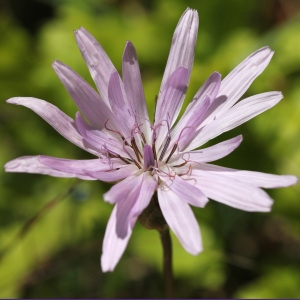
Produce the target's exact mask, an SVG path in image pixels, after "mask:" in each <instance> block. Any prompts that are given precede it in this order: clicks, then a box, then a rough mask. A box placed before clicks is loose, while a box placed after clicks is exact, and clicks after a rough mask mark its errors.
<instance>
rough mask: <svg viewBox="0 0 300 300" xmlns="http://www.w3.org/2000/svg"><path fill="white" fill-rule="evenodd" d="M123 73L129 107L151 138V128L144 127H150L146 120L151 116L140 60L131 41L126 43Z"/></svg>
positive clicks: (147, 136) (147, 135)
mask: <svg viewBox="0 0 300 300" xmlns="http://www.w3.org/2000/svg"><path fill="white" fill-rule="evenodd" d="M122 73H123V74H122V75H123V82H124V89H125V92H126V95H127V100H128V102H129V103H128V104H129V107H130V108H131V110H132V111H133V112H134V113H135V116H136V119H137V123H138V124H142V125H141V127H142V128H141V130H142V131H143V132H144V134H145V135H146V138H149V135H150V132H148V130H147V129H148V128H149V126H143V124H144V125H148V124H147V123H146V122H145V120H148V119H149V116H148V110H147V106H146V100H145V95H144V89H143V85H142V78H141V74H140V68H139V63H138V58H137V54H136V51H135V48H134V46H133V44H132V43H131V42H129V41H128V42H127V43H126V46H125V50H124V53H123V60H122Z"/></svg>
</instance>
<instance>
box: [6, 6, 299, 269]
mask: <svg viewBox="0 0 300 300" xmlns="http://www.w3.org/2000/svg"><path fill="white" fill-rule="evenodd" d="M197 31H198V14H197V12H196V11H194V10H191V9H187V10H186V11H185V12H184V14H183V15H182V17H181V19H180V20H179V23H178V25H177V27H176V29H175V33H174V36H173V40H172V46H171V50H170V54H169V58H168V61H167V65H166V69H165V72H164V76H163V79H162V83H161V87H160V91H159V95H158V99H157V104H156V109H155V119H154V121H151V120H150V119H149V116H148V111H147V107H146V102H145V96H144V91H143V86H142V80H141V75H140V70H139V65H138V60H137V55H136V51H135V48H134V46H133V45H132V43H131V42H127V43H126V46H125V50H124V54H123V60H122V78H121V77H120V75H119V74H118V72H117V70H116V69H115V67H114V65H113V64H112V62H111V61H110V59H109V57H108V56H107V54H106V53H105V51H104V50H103V48H102V47H101V46H100V45H99V44H98V42H97V41H96V40H95V39H94V38H93V36H91V34H89V33H88V32H87V31H86V30H85V29H84V28H80V29H79V30H77V31H76V32H75V37H76V41H77V44H78V47H79V49H80V51H81V53H82V56H83V58H84V60H85V62H86V64H87V66H88V68H89V70H90V73H91V75H92V77H93V80H94V82H95V84H96V87H97V89H98V92H96V91H95V90H94V89H93V88H92V87H91V86H90V85H89V84H88V83H87V82H86V81H85V80H84V79H83V78H81V77H80V76H79V75H78V74H76V73H75V72H74V71H73V70H72V69H70V68H69V67H68V66H66V65H64V64H63V63H62V62H59V61H55V62H54V64H53V68H54V70H55V72H56V73H57V75H58V77H59V79H60V80H61V82H62V83H63V85H64V86H65V88H66V89H67V91H68V92H69V94H70V95H71V97H72V98H73V100H74V101H75V103H76V105H77V106H78V108H79V110H80V111H81V113H79V112H78V113H77V114H76V117H75V119H74V120H73V119H72V118H70V117H68V116H67V115H66V114H64V113H63V112H62V111H60V110H59V109H58V108H57V107H55V106H54V105H52V104H50V103H48V102H45V101H43V100H40V99H35V98H23V97H17V98H12V99H9V100H8V101H7V102H8V103H12V104H17V105H23V106H26V107H28V108H30V109H32V110H33V111H34V112H36V113H37V114H38V115H40V116H41V117H42V118H43V119H44V120H45V121H47V122H48V123H49V124H50V125H51V126H52V127H54V128H55V129H56V130H57V131H58V132H59V133H60V134H61V135H62V136H64V137H65V138H66V139H68V140H69V141H70V142H72V143H74V144H75V145H77V146H79V147H81V148H82V149H84V150H86V151H88V152H90V153H92V154H94V155H95V156H96V158H95V159H89V160H70V159H61V158H54V157H48V156H42V155H41V156H25V157H20V158H17V159H15V160H12V161H10V162H8V163H7V164H6V165H5V170H6V171H8V172H28V173H40V174H47V175H51V176H57V177H77V178H81V179H86V180H102V181H106V182H117V183H116V184H115V185H114V186H112V188H111V189H110V190H109V191H108V192H107V193H105V194H104V200H105V201H107V202H109V203H111V204H115V206H114V209H113V211H112V214H111V217H110V219H109V221H108V225H107V228H106V233H105V237H104V242H103V254H102V258H101V264H102V270H103V271H111V270H113V269H114V267H115V266H116V264H117V262H118V261H119V259H120V257H121V255H122V254H123V252H124V250H125V248H126V246H127V243H128V240H129V238H130V236H131V233H132V230H133V227H134V225H135V222H136V220H137V218H138V217H139V215H140V214H141V213H142V212H143V211H144V210H145V208H146V207H147V206H148V205H149V203H150V201H151V199H152V197H153V195H154V194H155V193H157V194H156V195H157V199H158V204H159V207H160V209H161V212H162V214H163V216H164V218H165V220H166V222H167V224H168V225H169V227H170V228H171V229H172V230H173V231H174V233H175V235H176V236H177V237H178V239H179V240H180V242H181V244H182V246H183V247H184V248H185V249H186V251H188V252H190V253H191V254H194V255H196V254H198V253H199V252H201V251H202V243H201V237H200V229H199V226H198V223H197V221H196V218H195V216H194V214H193V212H192V210H191V208H190V205H194V206H197V207H204V206H205V204H206V203H207V202H208V198H210V199H213V200H215V201H219V202H221V203H224V204H227V205H229V206H232V207H235V208H237V209H241V210H246V211H260V212H266V211H269V210H270V208H271V205H272V199H271V198H270V197H269V196H268V194H267V193H265V192H264V191H263V190H262V189H261V188H277V187H285V186H289V185H292V184H295V183H296V181H297V178H296V177H295V176H291V175H285V176H278V175H272V174H264V173H258V172H250V171H241V170H235V169H229V168H224V167H219V166H216V165H213V164H210V162H213V161H215V160H218V159H220V158H222V157H225V156H226V155H228V154H229V153H231V152H232V151H233V150H234V149H235V148H237V147H238V146H239V144H240V143H241V141H242V136H237V137H234V138H232V139H230V140H226V141H224V142H221V143H218V144H216V145H214V146H210V147H207V148H201V149H200V150H194V149H198V148H199V147H201V146H203V145H204V144H205V143H206V142H207V141H209V140H211V139H213V138H214V137H216V136H218V135H220V134H221V133H223V132H225V131H228V130H230V129H232V128H235V127H237V126H238V125H240V124H242V123H244V122H246V121H248V120H249V119H251V118H253V117H255V116H256V115H258V114H260V113H262V112H264V111H265V110H267V109H269V108H271V107H273V106H274V105H275V104H277V103H278V102H279V101H280V100H281V99H282V95H281V93H280V92H267V93H263V94H258V95H255V96H251V97H248V98H246V99H243V100H241V101H239V102H238V100H239V99H240V98H241V97H242V96H243V94H244V93H245V91H246V90H247V89H248V87H249V86H250V85H251V83H252V82H253V80H254V79H255V78H256V77H257V76H258V75H260V74H261V73H262V72H263V70H264V69H265V68H266V66H267V65H268V63H269V62H270V59H271V57H272V55H273V52H272V51H271V50H270V49H269V48H268V47H265V48H262V49H259V50H258V51H256V52H254V53H252V54H251V55H250V56H249V57H247V58H246V59H245V60H244V61H243V62H242V63H241V64H239V65H238V66H237V67H236V68H235V69H234V70H233V71H232V72H231V73H230V74H229V75H227V76H226V77H225V78H224V79H223V80H221V75H220V74H219V73H217V72H215V73H213V74H212V75H211V76H210V77H209V78H208V79H207V80H206V82H205V83H204V84H203V85H202V86H201V88H200V89H199V90H198V92H197V93H196V95H195V97H194V98H193V100H192V101H191V102H190V104H189V105H188V107H187V109H186V110H185V112H184V114H183V116H182V117H181V119H180V120H179V121H178V122H177V123H176V124H175V121H176V119H177V117H178V114H179V112H180V110H181V107H182V104H183V100H184V98H185V94H186V90H187V86H188V83H189V80H190V75H191V70H192V66H193V61H194V49H195V44H196V38H197ZM83 116H84V117H83Z"/></svg>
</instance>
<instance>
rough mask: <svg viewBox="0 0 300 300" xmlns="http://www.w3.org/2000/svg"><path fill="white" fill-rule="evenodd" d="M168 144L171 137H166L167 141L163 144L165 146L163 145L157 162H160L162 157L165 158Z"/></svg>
mask: <svg viewBox="0 0 300 300" xmlns="http://www.w3.org/2000/svg"><path fill="white" fill-rule="evenodd" d="M170 142H171V137H170V136H168V137H167V140H166V143H165V145H164V148H163V150H162V151H161V154H160V157H159V160H160V161H161V160H162V159H163V158H164V156H165V154H166V152H167V149H168V147H169V145H170Z"/></svg>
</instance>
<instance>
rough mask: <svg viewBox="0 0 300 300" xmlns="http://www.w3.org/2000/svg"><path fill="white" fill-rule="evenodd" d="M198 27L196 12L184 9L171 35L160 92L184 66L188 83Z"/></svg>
mask: <svg viewBox="0 0 300 300" xmlns="http://www.w3.org/2000/svg"><path fill="white" fill-rule="evenodd" d="M198 25H199V18H198V13H197V11H195V10H192V9H190V8H188V9H186V11H185V12H184V13H183V15H182V16H181V18H180V20H179V22H178V24H177V27H176V29H175V32H174V35H173V39H172V45H171V49H170V53H169V57H168V61H167V65H166V68H165V73H164V76H163V79H162V83H161V87H160V89H161V90H162V89H163V88H164V86H165V84H166V83H167V81H168V80H169V77H170V76H171V74H173V72H174V71H175V70H177V69H178V68H179V67H180V66H184V67H186V68H187V69H188V75H187V83H188V81H189V78H190V74H191V70H192V67H193V63H194V55H195V45H196V40H197V34H198Z"/></svg>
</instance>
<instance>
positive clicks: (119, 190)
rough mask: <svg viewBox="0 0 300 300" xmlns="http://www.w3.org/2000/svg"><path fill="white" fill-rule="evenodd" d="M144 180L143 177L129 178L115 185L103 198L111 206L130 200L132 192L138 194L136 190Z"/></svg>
mask: <svg viewBox="0 0 300 300" xmlns="http://www.w3.org/2000/svg"><path fill="white" fill-rule="evenodd" d="M142 180H143V177H142V176H135V175H132V176H129V177H127V178H125V179H124V180H122V181H120V182H118V183H116V184H115V185H113V186H112V187H111V188H110V190H109V191H108V192H106V193H105V194H104V195H103V198H104V200H105V201H106V202H109V203H111V204H115V203H118V202H119V201H124V199H127V198H128V195H129V194H130V193H131V192H136V189H138V188H139V187H140V185H141V184H142ZM134 200H135V199H134Z"/></svg>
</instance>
